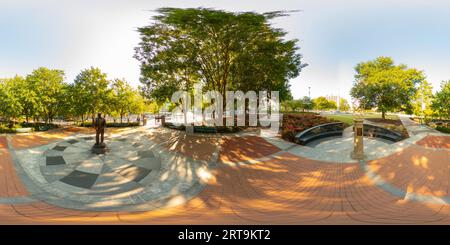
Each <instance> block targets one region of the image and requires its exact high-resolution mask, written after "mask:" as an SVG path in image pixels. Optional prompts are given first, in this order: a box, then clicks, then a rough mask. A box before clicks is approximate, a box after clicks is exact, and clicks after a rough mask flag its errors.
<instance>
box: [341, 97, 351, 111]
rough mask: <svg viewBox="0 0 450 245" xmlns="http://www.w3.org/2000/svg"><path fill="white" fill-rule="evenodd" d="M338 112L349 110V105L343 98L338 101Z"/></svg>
mask: <svg viewBox="0 0 450 245" xmlns="http://www.w3.org/2000/svg"><path fill="white" fill-rule="evenodd" d="M339 110H341V111H348V110H350V105H349V103H348V101H347V100H346V99H344V98H340V99H339Z"/></svg>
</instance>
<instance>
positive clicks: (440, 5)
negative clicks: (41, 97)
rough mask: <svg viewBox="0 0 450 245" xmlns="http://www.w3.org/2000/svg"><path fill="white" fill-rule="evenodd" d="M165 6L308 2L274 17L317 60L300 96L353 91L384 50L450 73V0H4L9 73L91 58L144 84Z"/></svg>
mask: <svg viewBox="0 0 450 245" xmlns="http://www.w3.org/2000/svg"><path fill="white" fill-rule="evenodd" d="M160 7H180V8H187V7H208V8H215V9H222V10H228V11H255V12H259V13H262V12H267V11H274V10H300V11H299V12H296V13H293V14H291V15H290V16H288V17H281V18H278V19H275V20H274V21H273V23H272V24H273V26H274V27H277V28H283V29H284V30H286V31H287V32H288V35H287V38H289V39H293V38H296V39H298V40H299V43H298V46H299V47H300V50H299V52H300V53H301V54H302V55H303V62H305V63H308V64H309V66H308V67H306V68H304V69H303V70H302V72H301V73H300V75H299V76H298V77H297V78H295V79H292V80H291V81H290V84H291V90H292V94H293V95H294V98H300V97H302V96H307V95H308V87H310V92H311V97H317V96H323V95H340V96H341V97H344V98H347V99H349V98H350V96H349V91H350V89H351V87H352V84H353V81H354V79H353V76H354V67H355V65H356V64H358V63H360V62H364V61H368V60H372V59H374V58H376V57H378V56H390V57H392V58H393V59H394V60H395V62H397V63H403V64H406V65H408V66H409V67H413V68H417V69H419V70H423V71H424V72H425V74H426V76H427V80H428V81H429V82H430V83H431V84H432V85H433V89H434V91H436V90H437V89H438V88H439V84H440V82H441V81H442V80H449V79H450V1H446V0H425V1H423V0H359V1H358V0H304V1H302V0H272V1H270V0H236V1H232V0H197V1H196V0H184V1H172V0H166V1H163V0H78V1H76V0H64V1H61V0H0V77H11V76H14V75H16V74H19V75H23V76H25V75H26V74H29V73H30V72H31V71H32V70H33V69H36V68H38V67H41V66H45V67H49V68H52V69H62V70H64V71H65V73H66V81H68V82H72V81H73V80H74V78H75V77H76V75H77V74H78V73H79V72H80V71H81V70H83V69H86V68H89V67H90V66H94V67H99V68H100V69H101V70H102V71H103V72H106V73H107V74H108V77H109V78H110V79H112V78H125V79H126V80H127V81H129V82H130V83H131V84H133V85H134V86H137V85H139V62H138V61H137V60H136V59H134V58H133V54H134V47H136V46H137V45H138V43H139V35H138V33H137V31H136V29H137V28H138V27H141V26H145V25H147V24H149V23H151V16H152V15H153V14H155V13H154V12H152V10H155V9H157V8H160Z"/></svg>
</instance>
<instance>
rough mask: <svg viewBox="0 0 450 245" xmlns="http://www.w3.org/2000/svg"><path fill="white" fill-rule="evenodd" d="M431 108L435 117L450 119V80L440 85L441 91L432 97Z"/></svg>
mask: <svg viewBox="0 0 450 245" xmlns="http://www.w3.org/2000/svg"><path fill="white" fill-rule="evenodd" d="M431 108H432V109H433V110H434V111H435V114H436V116H438V117H441V118H446V119H450V80H449V81H443V82H442V83H441V90H440V91H438V92H436V94H435V95H434V99H433V101H432V104H431Z"/></svg>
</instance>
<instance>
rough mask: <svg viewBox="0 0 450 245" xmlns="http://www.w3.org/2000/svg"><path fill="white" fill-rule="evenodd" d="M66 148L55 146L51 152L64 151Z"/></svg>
mask: <svg viewBox="0 0 450 245" xmlns="http://www.w3.org/2000/svg"><path fill="white" fill-rule="evenodd" d="M66 148H67V146H60V145H57V146H55V147H53V150H55V151H64V150H65V149H66Z"/></svg>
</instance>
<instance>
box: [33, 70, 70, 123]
mask: <svg viewBox="0 0 450 245" xmlns="http://www.w3.org/2000/svg"><path fill="white" fill-rule="evenodd" d="M26 82H27V83H28V84H29V86H30V87H31V89H32V90H34V93H35V100H34V101H32V102H31V101H29V103H27V105H28V106H29V109H30V110H34V109H36V110H37V113H38V114H39V116H40V117H42V118H43V119H44V121H45V123H49V122H51V121H53V119H54V117H55V116H56V115H57V113H58V111H59V110H60V107H61V105H62V101H63V95H64V89H65V87H66V86H67V84H65V83H64V71H62V70H56V69H54V70H52V69H48V68H45V67H40V68H38V69H36V70H34V71H33V72H32V73H31V74H30V75H28V76H27V78H26ZM30 94H33V93H31V92H30ZM33 95H34V94H33ZM33 104H34V105H36V108H34V105H33ZM28 106H27V108H28ZM31 108H33V109H31ZM30 115H31V114H30Z"/></svg>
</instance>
